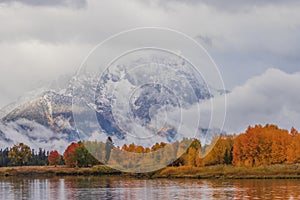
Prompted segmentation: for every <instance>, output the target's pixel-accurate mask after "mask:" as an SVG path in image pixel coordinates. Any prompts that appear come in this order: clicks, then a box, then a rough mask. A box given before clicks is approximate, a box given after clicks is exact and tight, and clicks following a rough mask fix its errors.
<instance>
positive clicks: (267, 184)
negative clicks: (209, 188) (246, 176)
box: [232, 179, 300, 199]
mask: <svg viewBox="0 0 300 200" xmlns="http://www.w3.org/2000/svg"><path fill="white" fill-rule="evenodd" d="M232 183H233V187H234V195H235V197H245V196H249V197H251V198H252V199H261V198H262V197H264V198H267V199H276V198H279V197H280V198H282V199H291V197H294V199H297V198H300V190H299V180H267V179H266V180H263V179H261V180H257V179H256V180H255V179H253V180H233V181H232Z"/></svg>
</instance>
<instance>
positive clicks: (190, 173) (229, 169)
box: [0, 165, 300, 179]
mask: <svg viewBox="0 0 300 200" xmlns="http://www.w3.org/2000/svg"><path fill="white" fill-rule="evenodd" d="M102 175H109V176H123V177H143V178H197V179H218V178H224V179H226V178H227V179H280V178H281V179H289V178H294V179H300V165H270V166H260V167H254V168H247V167H233V166H228V165H216V166H209V167H188V166H182V167H167V168H164V169H162V170H159V171H157V172H153V173H148V174H129V173H122V172H119V171H117V170H114V169H111V168H109V167H106V166H102V165H100V166H94V167H91V168H68V167H65V166H58V167H53V166H42V167H41V166H24V167H3V168H0V176H102Z"/></svg>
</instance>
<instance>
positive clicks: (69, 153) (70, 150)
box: [64, 142, 79, 167]
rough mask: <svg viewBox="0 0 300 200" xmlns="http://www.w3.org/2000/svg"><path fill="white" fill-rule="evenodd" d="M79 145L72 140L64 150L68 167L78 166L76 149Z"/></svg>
mask: <svg viewBox="0 0 300 200" xmlns="http://www.w3.org/2000/svg"><path fill="white" fill-rule="evenodd" d="M78 147H79V144H78V143H75V142H72V143H71V144H70V145H69V146H68V147H67V149H66V150H65V152H64V160H65V163H66V165H67V166H68V167H76V166H78V162H77V159H76V155H75V151H76V149H77V148H78Z"/></svg>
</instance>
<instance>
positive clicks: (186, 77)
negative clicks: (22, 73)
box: [0, 62, 227, 150]
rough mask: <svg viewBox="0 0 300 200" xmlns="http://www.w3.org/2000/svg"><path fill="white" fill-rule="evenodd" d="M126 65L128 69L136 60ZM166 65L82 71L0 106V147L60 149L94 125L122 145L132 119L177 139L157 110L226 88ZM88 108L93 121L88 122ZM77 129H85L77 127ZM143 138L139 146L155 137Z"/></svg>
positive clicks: (172, 127)
mask: <svg viewBox="0 0 300 200" xmlns="http://www.w3.org/2000/svg"><path fill="white" fill-rule="evenodd" d="M132 65H133V68H134V66H135V65H136V66H138V65H139V62H138V63H133V64H132ZM169 65H170V66H171V67H173V65H176V67H175V68H174V69H175V70H171V71H170V69H169V68H161V67H160V66H159V65H156V66H148V67H146V68H145V67H144V68H140V69H139V68H134V69H135V71H134V72H131V73H129V72H128V68H127V67H126V66H121V65H118V66H115V67H112V68H110V69H107V70H106V71H104V72H103V73H102V74H101V75H100V77H99V74H90V73H88V72H84V73H83V74H81V75H80V76H74V77H73V78H70V80H68V81H66V79H63V81H64V84H63V87H64V88H62V87H61V86H60V87H56V88H55V89H56V90H54V89H49V90H46V91H43V92H42V93H41V94H39V95H37V97H35V98H33V99H31V100H30V101H27V102H25V103H22V104H20V105H17V106H16V107H14V108H9V109H6V110H5V112H6V114H5V115H4V116H2V119H1V122H0V140H1V142H0V145H1V147H5V146H10V145H12V144H14V143H17V142H19V141H24V142H28V143H31V144H32V145H33V144H35V145H40V146H41V147H43V148H49V149H51V148H60V149H61V150H62V146H63V145H65V144H68V143H69V142H71V141H78V140H82V139H84V140H88V139H90V138H93V137H92V136H93V135H94V132H95V131H97V130H98V131H99V128H100V130H101V132H102V133H105V134H104V135H105V136H106V137H107V136H112V137H114V138H116V139H117V140H119V141H124V143H126V142H128V140H127V139H128V138H127V139H126V137H127V135H126V134H128V133H130V132H131V131H134V129H135V128H136V126H132V125H131V124H132V123H137V124H138V126H139V128H144V129H145V130H150V131H152V132H155V134H156V133H157V135H159V137H160V139H161V140H162V141H165V142H173V141H175V140H179V139H180V137H179V136H178V133H177V128H176V124H171V123H168V122H166V121H163V118H159V117H158V116H160V115H159V114H160V112H162V111H163V112H164V113H168V112H169V110H171V111H172V110H173V109H178V108H180V109H187V108H189V107H190V106H191V105H194V104H196V103H198V102H200V101H203V100H207V99H210V98H213V97H214V96H216V95H223V94H224V93H227V91H224V90H217V89H214V88H212V87H211V86H208V85H206V84H205V82H204V81H202V79H201V78H200V77H197V76H196V73H195V72H194V71H192V70H187V67H186V66H184V65H179V64H178V63H175V64H174V63H171V64H169ZM131 67H132V66H131ZM158 73H159V76H157V74H158ZM52 85H53V84H52ZM54 85H55V84H54ZM128 94H130V95H128ZM74 97H75V98H74ZM81 105H83V106H81ZM91 110H92V111H94V113H95V116H96V119H97V124H92V125H90V122H91V121H92V119H91V118H93V116H91V112H90V111H91ZM76 116H77V117H76ZM78 116H79V117H78ZM76 118H77V119H76ZM78 119H79V121H78ZM76 120H77V121H76ZM153 124H155V126H154V125H153ZM75 125H77V126H75ZM78 127H85V128H84V130H78ZM79 129H80V128H79ZM200 129H201V128H200ZM200 129H199V130H200ZM201 130H202V132H203V133H204V132H205V135H207V134H210V135H213V133H211V131H208V130H205V127H203V128H202V129H201ZM203 130H205V131H203ZM78 133H79V134H78ZM181 137H183V136H181ZM25 138H26V139H25ZM105 139H106V138H103V140H105ZM132 142H135V141H132ZM147 142H148V143H146V144H144V145H145V146H149V145H152V144H151V142H155V141H149V140H148V141H147ZM54 143H57V144H59V145H58V146H57V145H55V144H54Z"/></svg>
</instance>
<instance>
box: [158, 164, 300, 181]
mask: <svg viewBox="0 0 300 200" xmlns="http://www.w3.org/2000/svg"><path fill="white" fill-rule="evenodd" d="M153 178H199V179H210V178H228V179H267V178H268V179H276V178H277V179H280V178H285V179H288V178H296V179H300V165H269V166H260V167H233V166H230V165H215V166H209V167H188V166H182V167H167V168H165V169H162V170H160V171H159V172H157V173H156V174H155V175H154V176H153Z"/></svg>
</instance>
